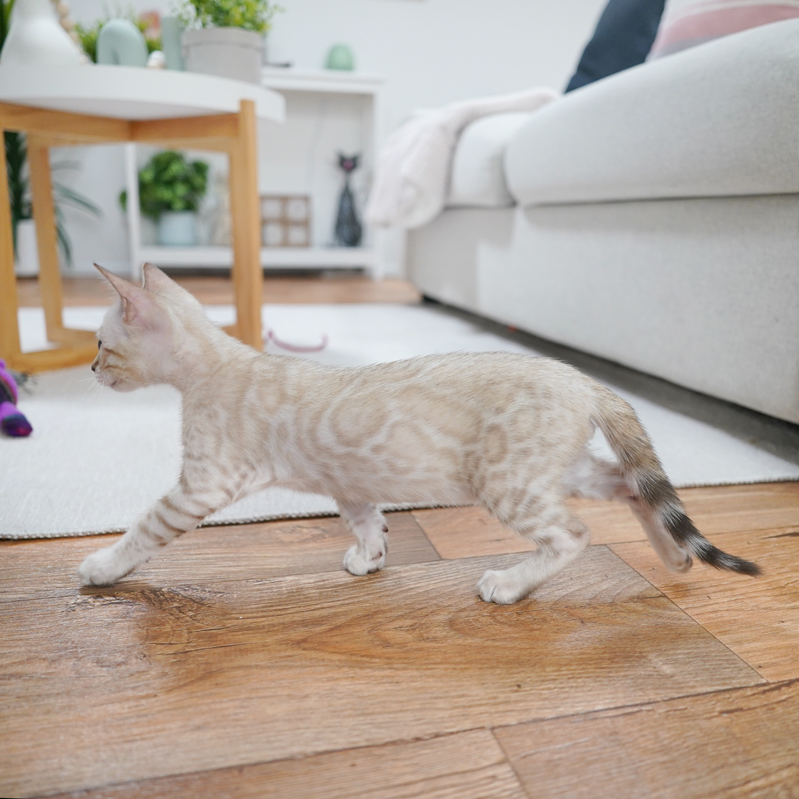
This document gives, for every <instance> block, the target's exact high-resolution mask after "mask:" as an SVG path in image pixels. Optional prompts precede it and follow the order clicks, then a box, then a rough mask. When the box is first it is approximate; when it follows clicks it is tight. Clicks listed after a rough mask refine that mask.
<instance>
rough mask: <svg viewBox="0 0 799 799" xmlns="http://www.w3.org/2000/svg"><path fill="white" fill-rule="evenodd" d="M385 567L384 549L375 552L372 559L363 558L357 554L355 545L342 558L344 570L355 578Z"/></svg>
mask: <svg viewBox="0 0 799 799" xmlns="http://www.w3.org/2000/svg"><path fill="white" fill-rule="evenodd" d="M385 565H386V553H385V549H381V550H380V551H378V552H376V553H375V554H374V555H373V556H372V557H364V556H363V555H361V554H360V553H359V552H358V546H357V544H356V545H353V546H351V547H350V548H349V549H348V550H347V554H346V555H345V556H344V568H345V569H346V570H347V571H348V572H349V573H350V574H354V575H355V576H356V577H362V576H363V575H364V574H373V573H374V572H376V571H380V569H382V568H383V566H385Z"/></svg>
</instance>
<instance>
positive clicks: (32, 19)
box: [0, 0, 85, 66]
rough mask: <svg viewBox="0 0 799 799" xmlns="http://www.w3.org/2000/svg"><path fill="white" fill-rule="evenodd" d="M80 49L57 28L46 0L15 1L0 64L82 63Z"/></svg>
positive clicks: (59, 27)
mask: <svg viewBox="0 0 799 799" xmlns="http://www.w3.org/2000/svg"><path fill="white" fill-rule="evenodd" d="M82 63H85V58H84V56H83V53H82V52H81V49H80V48H79V47H78V45H76V44H75V42H73V41H72V39H70V38H69V34H68V33H67V32H66V31H65V30H64V29H63V28H62V27H61V23H60V22H59V21H58V17H57V16H56V13H55V9H54V8H53V4H52V3H51V2H50V0H16V2H15V3H14V8H13V9H12V11H11V24H10V26H9V28H8V35H7V36H6V40H5V43H4V44H3V51H2V52H1V53H0V64H3V65H4V66H5V65H15V66H29V65H33V64H49V65H52V66H55V65H58V64H82Z"/></svg>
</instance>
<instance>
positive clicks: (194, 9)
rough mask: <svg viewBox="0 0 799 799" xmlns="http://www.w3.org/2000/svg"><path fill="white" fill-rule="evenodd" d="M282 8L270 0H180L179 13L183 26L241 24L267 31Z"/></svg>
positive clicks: (244, 26) (248, 27)
mask: <svg viewBox="0 0 799 799" xmlns="http://www.w3.org/2000/svg"><path fill="white" fill-rule="evenodd" d="M280 11H283V9H282V8H281V7H280V6H279V5H277V4H276V3H272V2H270V0H183V2H182V3H181V5H180V6H179V9H178V16H179V18H180V20H181V21H182V22H183V25H184V27H185V28H243V29H244V30H248V31H255V33H266V32H267V31H268V30H269V28H270V27H271V26H272V18H273V17H274V16H275V14H277V13H278V12H280Z"/></svg>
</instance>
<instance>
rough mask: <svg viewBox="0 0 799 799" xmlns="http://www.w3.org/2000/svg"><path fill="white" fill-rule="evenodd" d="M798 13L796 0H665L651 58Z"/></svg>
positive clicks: (793, 16)
mask: <svg viewBox="0 0 799 799" xmlns="http://www.w3.org/2000/svg"><path fill="white" fill-rule="evenodd" d="M795 17H799V0H782V1H781V2H779V1H778V0H768V2H765V3H764V2H758V0H711V1H710V2H708V0H667V2H666V10H665V12H664V14H663V18H662V19H661V21H660V27H659V28H658V32H657V37H656V38H655V41H654V44H653V45H652V52H651V53H650V58H659V57H660V56H664V55H669V54H670V53H676V52H678V51H680V50H685V49H686V48H688V47H693V46H694V45H697V44H702V43H704V42H709V41H711V40H712V39H718V38H719V37H720V36H727V35H729V34H730V33H738V32H740V31H744V30H748V29H749V28H755V27H757V26H758V25H767V24H768V23H770V22H782V21H783V20H786V19H793V18H795Z"/></svg>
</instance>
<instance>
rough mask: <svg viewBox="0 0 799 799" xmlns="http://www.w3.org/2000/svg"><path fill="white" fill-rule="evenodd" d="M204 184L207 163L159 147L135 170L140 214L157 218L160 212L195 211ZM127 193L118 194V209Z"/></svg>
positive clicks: (125, 206) (124, 207) (198, 204)
mask: <svg viewBox="0 0 799 799" xmlns="http://www.w3.org/2000/svg"><path fill="white" fill-rule="evenodd" d="M207 185H208V164H207V163H205V161H192V162H191V163H189V162H188V161H186V158H185V157H184V155H183V154H182V153H177V152H175V151H174V150H163V151H162V152H160V153H156V154H155V155H154V156H153V157H152V158H151V159H150V160H149V161H148V162H147V164H146V165H145V166H144V168H143V169H141V170H140V171H139V207H140V209H141V212H142V214H144V216H146V217H149V218H150V219H152V220H154V221H157V220H158V217H159V216H161V214H162V213H163V212H164V211H196V210H197V209H198V208H199V207H200V201H201V200H202V198H203V196H204V195H205V189H206V186H207ZM127 200H128V193H127V192H126V191H123V192H122V193H121V194H120V195H119V204H120V205H121V206H122V210H125V209H126V208H127Z"/></svg>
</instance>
